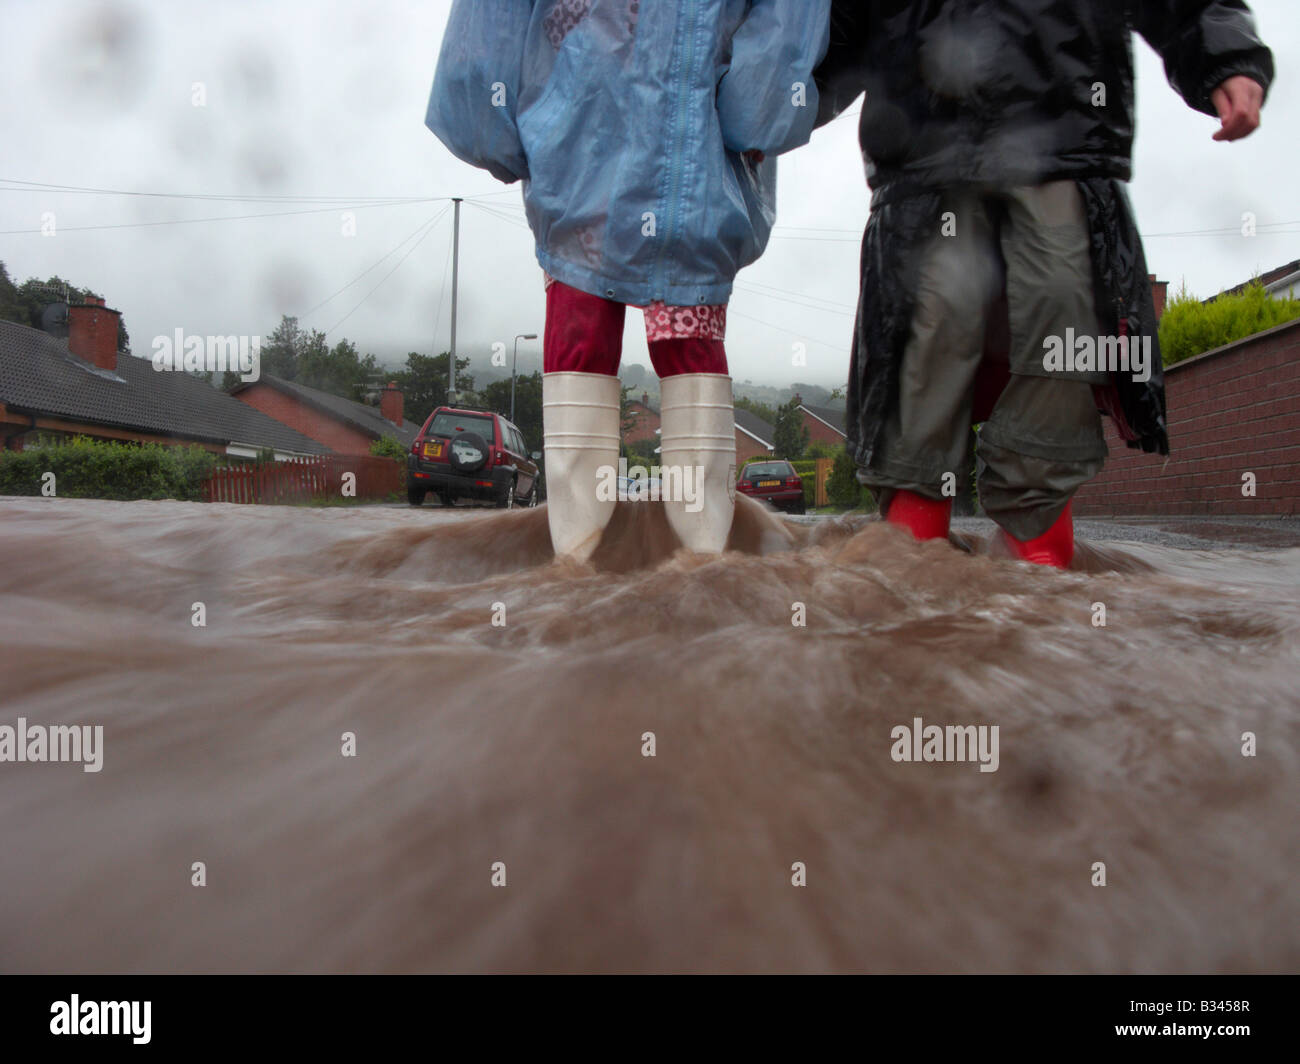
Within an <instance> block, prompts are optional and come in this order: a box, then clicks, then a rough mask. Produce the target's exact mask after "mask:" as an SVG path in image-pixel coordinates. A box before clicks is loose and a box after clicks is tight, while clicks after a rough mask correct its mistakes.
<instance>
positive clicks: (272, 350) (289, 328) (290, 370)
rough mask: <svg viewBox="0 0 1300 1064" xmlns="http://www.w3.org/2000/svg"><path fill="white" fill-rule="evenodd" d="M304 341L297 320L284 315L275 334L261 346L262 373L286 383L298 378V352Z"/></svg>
mask: <svg viewBox="0 0 1300 1064" xmlns="http://www.w3.org/2000/svg"><path fill="white" fill-rule="evenodd" d="M305 340H306V337H304V336H303V332H302V330H301V329H300V328H298V319H297V318H291V317H289V315H287V314H286V315H284V316H283V317H282V318H281V319H280V324H279V325H277V326H276V327H275V332H273V333H271V335H270V336H269V337H268V338H267V340H266V342H265V343H264V344H262V372H264V373H270V374H272V375H274V376H276V377H282V378H283V379H284V380H287V381H291V380H295V379H296V378H297V376H298V351H299V348H301V347H302V345H303V343H304V342H305Z"/></svg>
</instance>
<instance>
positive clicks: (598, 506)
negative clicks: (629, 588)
mask: <svg viewBox="0 0 1300 1064" xmlns="http://www.w3.org/2000/svg"><path fill="white" fill-rule="evenodd" d="M620 396H621V391H620V387H619V381H618V378H617V377H609V376H606V375H605V374H603V373H543V374H542V433H543V436H544V446H545V449H546V514H547V518H548V519H549V521H550V525H551V545H552V546H553V547H554V548H555V553H556V554H557V555H567V556H568V557H571V558H575V559H577V560H578V561H582V562H585V561H586V560H587V559H588V558H590V557H591V555H592V553H593V552H594V551H595V549H596V547H597V546H599V545H600V537H601V533H602V532H604V531H605V526H606V525H607V524H609V519H610V518H611V517H612V516H613V514H614V506H615V503H616V502H617V496H616V494H615V493H611V492H609V491H602V492H599V493H598V491H597V489H598V487H600V485H601V483H602V480H603V481H605V482H609V481H610V480H611V479H612V477H613V476H615V475H617V470H618V445H619V438H620V433H619V427H620V426H619V398H620ZM602 467H609V469H612V470H613V471H614V472H613V473H610V472H609V470H608V469H606V470H604V471H602Z"/></svg>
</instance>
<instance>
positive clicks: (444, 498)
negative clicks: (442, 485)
mask: <svg viewBox="0 0 1300 1064" xmlns="http://www.w3.org/2000/svg"><path fill="white" fill-rule="evenodd" d="M438 501H439V502H440V503H442V505H443V506H446V507H448V508H450V507H452V506H455V505H456V500H455V499H453V498H452V497H451V496H450V495H448V494H447V493H446V492H445V491H444V492H443V493H442V494H441V495H439V496H438Z"/></svg>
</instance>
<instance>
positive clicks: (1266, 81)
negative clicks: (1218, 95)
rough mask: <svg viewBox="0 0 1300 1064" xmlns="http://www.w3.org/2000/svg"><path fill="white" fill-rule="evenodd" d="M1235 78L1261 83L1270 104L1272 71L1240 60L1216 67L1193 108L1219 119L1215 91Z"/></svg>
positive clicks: (1202, 87) (1260, 65)
mask: <svg viewBox="0 0 1300 1064" xmlns="http://www.w3.org/2000/svg"><path fill="white" fill-rule="evenodd" d="M1235 77H1247V78H1250V79H1251V80H1252V81H1257V82H1259V85H1260V88H1262V89H1263V90H1264V102H1265V103H1267V102H1268V90H1269V88H1270V87H1271V86H1272V84H1273V75H1272V71H1270V70H1268V69H1266V68H1265V67H1264V65H1262V64H1260V63H1255V62H1250V61H1242V60H1238V61H1236V62H1233V63H1225V64H1224V65H1223V66H1220V67H1215V68H1214V69H1213V70H1212V71H1211V72H1210V73H1209V75H1208V76H1207V77H1206V79H1205V81H1204V83H1203V84H1202V85H1201V98H1200V99H1199V100H1198V101H1196V102H1195V103H1194V104H1193V105H1192V106H1193V107H1195V108H1196V110H1198V111H1201V112H1203V113H1204V114H1207V115H1209V116H1210V117H1211V118H1218V117H1219V112H1218V109H1217V108H1216V107H1215V106H1214V100H1213V99H1212V97H1213V94H1214V90H1215V89H1217V88H1218V87H1219V86H1220V85H1222V84H1223V83H1224V82H1225V81H1227V80H1228V79H1229V78H1235Z"/></svg>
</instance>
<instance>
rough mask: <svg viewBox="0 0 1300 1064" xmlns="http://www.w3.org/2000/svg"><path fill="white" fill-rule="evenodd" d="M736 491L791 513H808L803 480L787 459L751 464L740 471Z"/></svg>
mask: <svg viewBox="0 0 1300 1064" xmlns="http://www.w3.org/2000/svg"><path fill="white" fill-rule="evenodd" d="M736 490H737V491H738V492H740V493H741V494H742V495H748V496H749V497H750V498H751V499H758V500H759V501H761V502H770V503H771V504H772V505H773V506H775V507H776V508H777V509H778V510H785V511H786V512H787V513H792V514H801V513H803V512H804V502H803V481H802V480H800V479H799V474H798V473H796V472H795V471H794V466H792V465H791V464H790V463H789V462H787V461H784V460H777V461H772V462H751V463H750V464H749V465H747V466H745V468H744V469H742V470H741V471H740V479H739V480H738V481H737V482H736Z"/></svg>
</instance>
